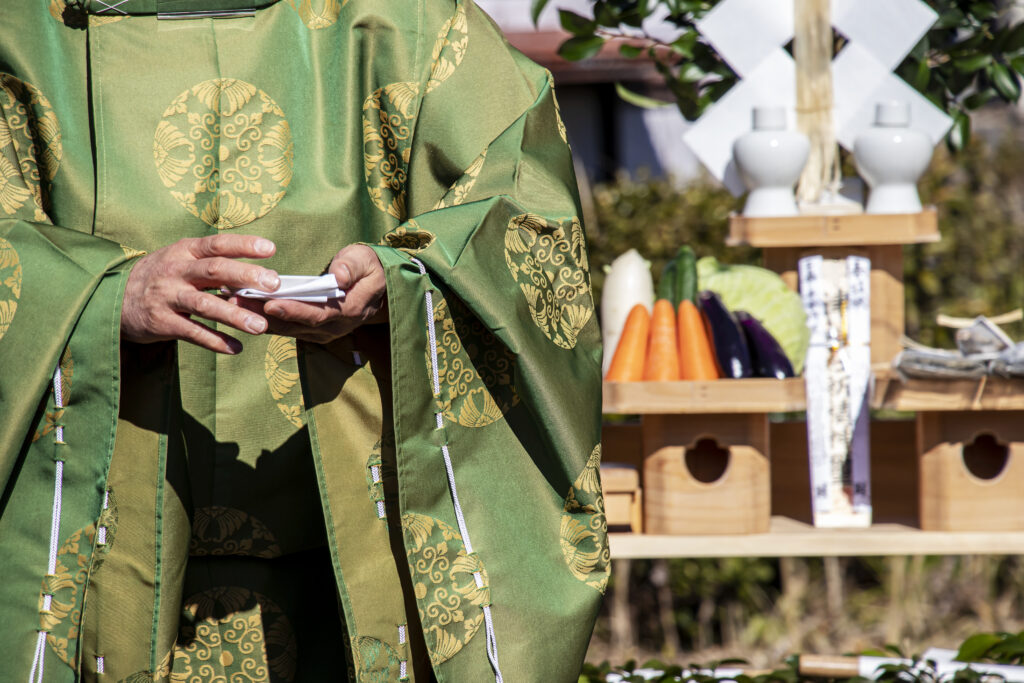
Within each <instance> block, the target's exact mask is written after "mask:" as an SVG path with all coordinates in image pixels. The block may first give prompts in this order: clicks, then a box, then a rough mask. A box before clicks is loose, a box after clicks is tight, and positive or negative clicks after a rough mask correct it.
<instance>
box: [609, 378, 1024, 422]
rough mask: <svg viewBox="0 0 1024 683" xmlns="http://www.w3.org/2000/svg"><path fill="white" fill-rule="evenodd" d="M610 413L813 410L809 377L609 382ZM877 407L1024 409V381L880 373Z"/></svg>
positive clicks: (680, 413) (912, 408)
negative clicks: (809, 406)
mask: <svg viewBox="0 0 1024 683" xmlns="http://www.w3.org/2000/svg"><path fill="white" fill-rule="evenodd" d="M603 394H604V412H605V414H626V415H643V414H651V415H657V414H662V415H664V414H679V415H683V414H715V413H719V414H738V413H788V412H801V411H804V410H806V409H807V400H806V393H805V389H804V380H803V378H800V377H798V378H795V379H784V380H777V379H761V378H758V379H719V380H714V381H710V382H605V383H604V388H603ZM871 407H872V408H874V409H876V410H900V411H908V412H912V411H929V412H945V411H985V410H1024V380H1020V379H1003V378H999V377H988V378H985V379H983V380H955V381H945V380H918V379H913V380H910V381H907V382H904V381H902V380H901V379H900V378H899V377H898V376H896V375H895V374H894V373H892V372H891V371H884V372H878V371H876V382H875V392H874V395H873V397H872V400H871Z"/></svg>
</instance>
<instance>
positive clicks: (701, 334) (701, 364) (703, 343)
mask: <svg viewBox="0 0 1024 683" xmlns="http://www.w3.org/2000/svg"><path fill="white" fill-rule="evenodd" d="M678 336H679V376H680V378H681V379H701V380H703V379H718V378H719V377H720V375H719V373H718V364H717V363H715V352H714V351H713V350H712V349H711V340H710V339H709V338H708V333H707V328H706V327H705V325H704V317H703V316H702V315H701V314H700V311H699V310H698V309H697V307H696V306H695V305H694V304H693V302H692V301H690V300H689V299H684V300H683V301H681V302H680V303H679V335H678Z"/></svg>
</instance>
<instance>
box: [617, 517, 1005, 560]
mask: <svg viewBox="0 0 1024 683" xmlns="http://www.w3.org/2000/svg"><path fill="white" fill-rule="evenodd" d="M609 539H610V544H611V555H612V557H613V558H616V559H629V558H651V557H666V558H671V557H825V556H833V557H867V556H881V555H1024V531H921V530H920V529H918V528H916V527H912V526H907V525H904V524H893V523H887V524H876V525H873V526H871V527H869V528H867V529H816V528H814V527H813V526H811V525H810V524H806V523H804V522H799V521H797V520H795V519H792V518H789V517H783V516H780V515H775V516H773V517H772V520H771V528H770V530H769V531H768V532H767V533H763V534H742V535H737V534H728V535H724V534H723V535H707V536H654V535H647V534H629V533H613V534H609Z"/></svg>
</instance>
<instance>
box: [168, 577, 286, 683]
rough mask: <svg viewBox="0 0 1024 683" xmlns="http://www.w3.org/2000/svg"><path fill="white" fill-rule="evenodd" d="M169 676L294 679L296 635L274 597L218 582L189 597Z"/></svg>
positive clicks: (200, 682)
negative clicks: (218, 584)
mask: <svg viewBox="0 0 1024 683" xmlns="http://www.w3.org/2000/svg"><path fill="white" fill-rule="evenodd" d="M183 610H184V617H185V618H184V619H183V620H182V624H183V625H182V628H181V630H180V632H179V634H178V643H177V645H176V646H175V651H174V660H173V663H172V667H171V677H170V680H171V681H173V682H174V683H205V682H206V681H210V680H217V681H239V682H241V681H267V680H270V681H292V680H294V678H295V670H296V664H297V660H296V655H297V650H296V643H295V636H294V632H293V629H292V626H291V622H290V621H289V619H288V617H287V616H285V614H284V613H283V612H282V611H281V608H280V607H278V606H277V604H276V603H274V602H273V601H272V600H270V599H269V598H267V597H266V596H264V595H262V594H260V593H256V592H254V591H250V590H248V589H246V588H238V587H234V586H219V587H216V588H211V589H209V590H206V591H203V592H202V593H197V594H195V595H193V596H191V597H189V598H188V599H186V600H185V601H184V606H183Z"/></svg>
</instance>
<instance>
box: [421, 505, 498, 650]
mask: <svg viewBox="0 0 1024 683" xmlns="http://www.w3.org/2000/svg"><path fill="white" fill-rule="evenodd" d="M402 529H403V530H404V532H405V540H406V552H407V554H408V559H409V570H410V578H411V580H412V583H413V593H414V594H415V596H416V599H417V607H418V608H419V615H420V623H421V624H422V626H423V635H424V638H425V640H426V644H427V651H428V653H429V655H430V661H431V663H432V664H434V665H437V664H441V663H442V662H446V661H448V660H449V659H451V658H452V657H454V656H455V655H456V654H458V653H459V652H460V651H461V650H462V649H463V648H464V647H465V645H466V643H468V642H469V641H470V639H472V638H473V636H475V635H476V633H477V631H479V630H480V627H481V626H482V625H483V616H484V615H483V605H487V604H490V586H489V584H488V579H487V572H486V570H485V569H484V566H483V564H482V563H481V562H480V558H479V557H477V555H476V554H473V555H470V554H468V553H467V552H466V549H465V545H464V544H463V542H462V536H461V535H459V533H458V531H457V530H455V529H454V528H453V527H451V526H449V525H448V524H446V523H445V522H443V521H441V520H439V519H434V518H433V517H428V516H426V515H420V514H415V513H406V514H405V515H403V516H402ZM477 573H478V574H479V575H480V578H481V582H480V583H481V585H479V586H478V585H477V582H476V578H475V576H474V574H477Z"/></svg>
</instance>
